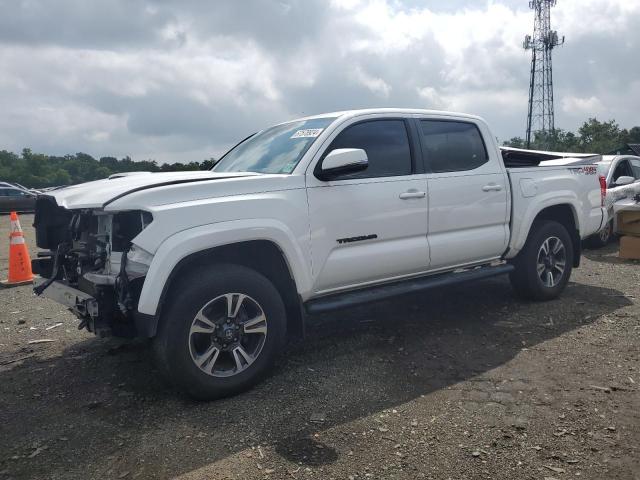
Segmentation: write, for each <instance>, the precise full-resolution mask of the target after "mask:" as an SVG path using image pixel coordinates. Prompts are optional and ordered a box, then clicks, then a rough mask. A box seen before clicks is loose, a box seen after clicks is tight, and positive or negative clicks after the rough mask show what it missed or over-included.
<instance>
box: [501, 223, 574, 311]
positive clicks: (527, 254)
mask: <svg viewBox="0 0 640 480" xmlns="http://www.w3.org/2000/svg"><path fill="white" fill-rule="evenodd" d="M512 263H513V265H514V266H515V271H514V272H512V273H511V274H510V275H509V279H510V280H511V285H512V286H513V288H514V290H515V291H516V293H517V294H518V295H519V296H521V297H523V298H526V299H529V300H537V301H545V300H552V299H554V298H556V297H558V295H560V294H561V293H562V291H563V290H564V289H565V287H566V286H567V283H568V282H569V277H570V276H571V270H572V268H573V244H572V243H571V237H570V236H569V233H568V232H567V229H566V228H565V227H564V226H563V225H562V224H560V223H558V222H555V221H553V220H539V221H536V222H534V224H533V225H532V227H531V232H530V233H529V237H528V238H527V241H526V243H525V245H524V248H523V249H522V251H521V252H520V253H519V254H518V256H517V257H516V258H515V259H514V260H513V262H512Z"/></svg>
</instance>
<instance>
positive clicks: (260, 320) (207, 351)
mask: <svg viewBox="0 0 640 480" xmlns="http://www.w3.org/2000/svg"><path fill="white" fill-rule="evenodd" d="M266 338H267V317H266V315H265V313H264V310H263V309H262V307H261V306H260V304H259V303H258V302H257V301H256V300H254V299H253V298H251V297H250V296H248V295H245V294H242V293H226V294H224V295H219V296H217V297H216V298H214V299H213V300H211V301H210V302H208V303H207V304H206V305H205V306H204V307H202V308H201V309H200V311H199V312H198V313H197V314H196V316H195V318H194V319H193V321H192V322H191V328H190V330H189V353H190V354H191V359H192V360H193V363H195V364H196V366H197V367H198V368H199V369H200V370H202V371H203V372H204V373H206V374H207V375H212V376H214V377H229V376H232V375H236V374H238V373H240V372H242V371H243V370H245V369H247V368H248V367H249V366H250V365H251V364H252V363H253V362H254V361H255V360H256V359H257V358H258V356H259V355H260V352H261V351H262V347H263V346H264V343H265V340H266Z"/></svg>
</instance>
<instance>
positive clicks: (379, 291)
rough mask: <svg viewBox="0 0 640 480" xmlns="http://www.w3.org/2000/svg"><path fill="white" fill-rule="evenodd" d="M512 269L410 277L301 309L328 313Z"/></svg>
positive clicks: (311, 302) (316, 301) (320, 300)
mask: <svg viewBox="0 0 640 480" xmlns="http://www.w3.org/2000/svg"><path fill="white" fill-rule="evenodd" d="M513 270H514V267H513V265H511V264H508V263H507V264H503V265H497V266H495V267H479V268H474V269H472V270H465V271H462V272H458V273H453V272H452V273H442V274H437V275H428V276H424V277H419V278H412V279H410V280H402V281H399V282H394V283H388V284H384V285H376V286H374V287H368V288H362V289H358V290H350V291H348V292H343V293H336V294H332V295H327V296H326V297H320V298H316V299H313V300H309V301H308V302H306V303H305V304H304V307H305V310H306V311H307V313H309V314H311V315H314V314H319V313H325V312H330V311H332V310H340V309H342V308H349V307H354V306H356V305H362V304H365V303H371V302H375V301H378V300H385V299H387V298H391V297H395V296H397V295H403V294H406V293H414V292H422V291H424V290H429V289H431V288H439V287H446V286H448V285H455V284H458V283H463V282H470V281H473V280H482V279H483V278H489V277H494V276H496V275H503V274H506V273H510V272H512V271H513Z"/></svg>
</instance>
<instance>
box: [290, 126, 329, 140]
mask: <svg viewBox="0 0 640 480" xmlns="http://www.w3.org/2000/svg"><path fill="white" fill-rule="evenodd" d="M322 130H324V128H307V129H304V130H298V131H297V132H296V133H294V134H293V135H291V138H315V137H317V136H318V135H320V134H321V133H322Z"/></svg>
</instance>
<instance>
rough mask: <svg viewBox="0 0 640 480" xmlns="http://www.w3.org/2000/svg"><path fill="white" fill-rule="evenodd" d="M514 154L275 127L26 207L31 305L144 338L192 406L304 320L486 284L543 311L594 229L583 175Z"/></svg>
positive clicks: (320, 121)
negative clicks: (190, 163)
mask: <svg viewBox="0 0 640 480" xmlns="http://www.w3.org/2000/svg"><path fill="white" fill-rule="evenodd" d="M520 153H522V152H520ZM526 157H527V155H526V152H525V154H524V155H523V157H522V158H518V152H515V153H514V152H501V150H500V148H499V147H498V145H497V144H496V140H495V137H494V135H492V134H491V131H490V130H489V128H488V127H487V125H486V123H485V122H484V121H483V120H482V119H480V118H478V117H475V116H470V115H464V114H457V113H446V112H436V111H426V110H409V109H373V110H357V111H347V112H338V113H327V114H324V115H317V116H313V117H307V118H302V119H299V120H294V121H291V122H286V123H282V124H280V125H276V126H273V127H270V128H267V129H265V130H262V131H261V132H258V133H256V134H254V135H252V136H250V137H248V138H246V139H245V140H243V141H242V142H240V143H239V144H238V145H236V146H235V147H234V148H232V149H231V150H230V151H229V152H228V153H227V154H226V155H224V156H223V157H222V159H221V160H220V161H219V162H218V163H217V165H216V166H215V167H214V168H213V170H212V171H200V172H179V173H146V172H136V173H135V174H133V173H130V174H118V175H113V176H111V177H110V178H108V179H105V180H100V181H95V182H90V183H85V184H82V185H76V186H72V187H67V188H64V189H61V190H56V191H53V192H49V193H48V194H47V195H40V196H39V198H38V200H37V206H36V216H35V223H34V226H35V227H36V238H37V244H38V246H39V247H40V248H41V249H44V250H46V251H44V252H41V254H40V255H39V258H37V259H35V260H34V261H33V268H34V271H35V272H36V273H39V274H40V276H41V278H40V279H39V280H38V281H37V283H36V288H35V291H36V293H38V294H43V295H44V296H47V297H50V298H53V299H56V300H57V301H59V302H61V303H63V304H65V305H67V306H68V307H69V308H70V309H71V310H72V311H73V312H74V313H75V314H76V315H77V316H78V317H79V318H80V320H81V327H86V328H87V329H89V330H90V331H92V332H96V333H98V334H106V333H111V334H115V335H120V336H143V337H154V345H155V350H156V352H157V355H158V358H159V365H160V367H161V369H162V370H163V371H164V372H165V373H166V374H167V375H168V377H169V378H170V379H172V380H173V381H174V382H175V383H176V384H177V385H178V386H179V387H181V388H182V389H183V390H185V391H186V392H188V393H189V394H190V395H192V396H194V397H197V398H215V397H220V396H224V395H229V394H232V393H235V392H238V391H240V390H243V389H245V388H248V387H249V386H251V385H252V384H254V383H256V382H257V381H259V380H260V379H261V378H262V377H263V376H264V375H265V373H266V372H267V370H268V368H269V367H270V366H271V364H272V363H273V361H274V358H275V357H276V356H277V354H278V353H279V352H280V351H281V350H282V348H283V345H284V342H285V340H286V338H287V336H290V335H300V334H302V333H303V332H304V318H305V316H306V315H308V314H316V313H320V312H327V311H331V310H334V309H339V308H344V307H349V306H353V305H357V304H362V303H367V302H372V301H377V300H381V299H385V298H389V297H391V296H396V295H398V294H402V293H407V292H415V291H419V290H423V289H428V288H432V287H442V286H446V285H450V284H453V283H457V282H463V281H471V280H479V279H482V278H486V277H489V276H492V275H499V274H509V275H510V278H511V282H512V284H513V287H514V289H515V291H516V292H517V293H518V294H520V295H522V296H525V297H528V298H530V299H535V300H547V299H552V298H555V297H556V296H558V295H559V294H560V293H561V292H562V291H563V289H564V288H565V286H566V284H567V282H568V280H569V276H570V274H571V270H572V267H576V266H578V264H579V262H580V240H581V239H582V238H585V237H588V236H589V235H591V234H593V233H594V232H597V231H598V229H600V228H601V226H602V225H603V224H605V223H606V221H607V218H606V212H605V210H604V209H603V208H602V195H601V190H600V184H599V182H598V175H597V169H596V168H595V167H593V166H589V165H580V166H579V167H575V168H572V167H567V166H558V167H537V166H533V167H531V166H527V163H528V161H527V158H526ZM523 158H524V160H523ZM529 163H530V162H529ZM534 163H535V162H534ZM509 165H516V166H515V167H513V168H511V167H509Z"/></svg>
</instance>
